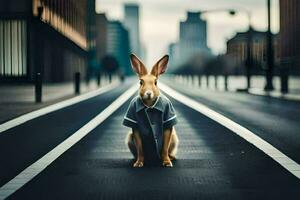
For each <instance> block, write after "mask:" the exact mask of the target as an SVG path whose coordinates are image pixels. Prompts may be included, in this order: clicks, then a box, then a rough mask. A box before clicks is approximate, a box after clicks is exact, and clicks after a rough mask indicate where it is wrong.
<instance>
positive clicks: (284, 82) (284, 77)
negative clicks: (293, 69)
mask: <svg viewBox="0 0 300 200" xmlns="http://www.w3.org/2000/svg"><path fill="white" fill-rule="evenodd" d="M280 91H281V93H283V94H286V93H288V92H289V75H288V70H287V69H284V68H282V69H280Z"/></svg>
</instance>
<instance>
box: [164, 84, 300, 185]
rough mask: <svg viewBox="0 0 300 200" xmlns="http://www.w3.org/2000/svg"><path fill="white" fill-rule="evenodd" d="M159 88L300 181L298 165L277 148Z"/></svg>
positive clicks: (181, 95) (203, 107) (214, 112)
mask: <svg viewBox="0 0 300 200" xmlns="http://www.w3.org/2000/svg"><path fill="white" fill-rule="evenodd" d="M160 88H161V90H163V91H164V92H165V93H167V94H168V95H170V96H171V97H173V98H174V99H176V100H177V101H179V102H181V103H183V104H184V105H186V106H188V107H190V108H192V109H194V110H196V111H198V112H200V113H202V114H203V115H205V116H207V117H209V118H211V119H212V120H214V121H216V122H218V123H219V124H221V125H223V126H224V127H226V128H228V129H229V130H231V131H232V132H234V133H235V134H237V135H239V136H240V137H242V138H243V139H245V140H246V141H248V142H249V143H251V144H253V145H254V146H256V147H257V148H258V149H260V150H261V151H263V152H264V153H265V154H267V155H268V156H269V157H271V158H272V159H273V160H275V161H276V162H278V163H279V164H280V165H281V166H283V167H284V168H285V169H286V170H287V171H289V172H290V173H292V174H293V175H294V176H296V177H297V178H298V179H300V165H299V164H298V163H297V162H295V161H294V160H292V159H291V158H289V157H288V156H286V155H285V154H284V153H282V152H281V151H279V150H278V149H277V148H275V147H274V146H272V145H271V144H270V143H268V142H266V141H265V140H263V139H262V138H260V137H258V136H257V135H256V134H255V133H253V132H251V131H250V130H248V129H246V128H245V127H243V126H241V125H239V124H238V123H236V122H234V121H232V120H231V119H229V118H227V117H225V116H223V115H221V114H220V113H217V112H216V111H214V110H212V109H210V108H208V107H206V106H205V105H203V104H201V103H199V102H197V101H195V100H193V99H191V98H189V97H187V96H185V95H183V94H181V93H179V92H177V91H175V90H173V89H172V88H170V87H168V86H166V85H165V84H163V83H160Z"/></svg>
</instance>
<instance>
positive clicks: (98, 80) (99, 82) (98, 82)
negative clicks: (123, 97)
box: [97, 74, 101, 87]
mask: <svg viewBox="0 0 300 200" xmlns="http://www.w3.org/2000/svg"><path fill="white" fill-rule="evenodd" d="M97 85H98V87H100V86H101V75H100V74H98V75H97Z"/></svg>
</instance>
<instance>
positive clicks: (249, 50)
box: [236, 8, 253, 91]
mask: <svg viewBox="0 0 300 200" xmlns="http://www.w3.org/2000/svg"><path fill="white" fill-rule="evenodd" d="M236 12H237V11H236ZM238 12H244V13H246V15H247V19H248V27H249V28H248V34H247V60H246V63H245V65H246V77H247V91H248V90H249V88H251V68H252V31H253V29H252V25H251V18H252V16H251V12H250V11H249V10H247V9H244V8H240V9H239V10H238Z"/></svg>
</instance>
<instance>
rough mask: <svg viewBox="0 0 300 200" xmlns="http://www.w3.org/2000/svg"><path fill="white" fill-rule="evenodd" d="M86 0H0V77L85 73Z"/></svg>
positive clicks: (18, 78) (48, 77)
mask: <svg viewBox="0 0 300 200" xmlns="http://www.w3.org/2000/svg"><path fill="white" fill-rule="evenodd" d="M86 7H87V1H86V0H81V1H77V0H51V1H49V0H10V1H4V0H1V1H0V80H1V81H29V82H30V81H34V80H35V75H36V73H41V74H42V77H43V80H44V81H51V82H54V81H55V82H57V81H69V80H72V79H73V76H74V73H75V72H81V74H82V76H83V77H84V76H85V74H86V50H87V39H86V15H87V10H86Z"/></svg>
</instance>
